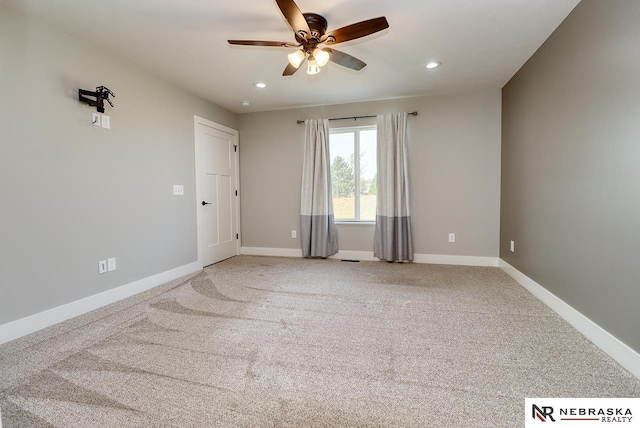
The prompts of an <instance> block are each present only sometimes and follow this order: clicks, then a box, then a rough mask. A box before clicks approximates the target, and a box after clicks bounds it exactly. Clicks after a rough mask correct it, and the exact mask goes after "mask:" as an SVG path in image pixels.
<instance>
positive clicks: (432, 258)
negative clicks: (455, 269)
mask: <svg viewBox="0 0 640 428" xmlns="http://www.w3.org/2000/svg"><path fill="white" fill-rule="evenodd" d="M413 261H414V262H416V263H429V264H434V265H461V266H490V267H498V258H497V257H481V256H451V255H444V254H442V255H441V254H414V255H413Z"/></svg>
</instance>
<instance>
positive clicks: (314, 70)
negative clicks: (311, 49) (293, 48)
mask: <svg viewBox="0 0 640 428" xmlns="http://www.w3.org/2000/svg"><path fill="white" fill-rule="evenodd" d="M318 73H320V67H318V62H317V61H316V59H315V58H314V57H313V55H311V56H310V57H309V67H308V68H307V74H318Z"/></svg>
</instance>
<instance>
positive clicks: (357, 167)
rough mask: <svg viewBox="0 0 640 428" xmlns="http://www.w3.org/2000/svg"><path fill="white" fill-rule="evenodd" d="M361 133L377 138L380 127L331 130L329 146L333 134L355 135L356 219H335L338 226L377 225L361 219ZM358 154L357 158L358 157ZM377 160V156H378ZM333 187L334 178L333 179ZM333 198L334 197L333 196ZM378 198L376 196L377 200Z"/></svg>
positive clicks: (346, 127) (374, 125) (367, 126)
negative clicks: (374, 135) (371, 132)
mask: <svg viewBox="0 0 640 428" xmlns="http://www.w3.org/2000/svg"><path fill="white" fill-rule="evenodd" d="M361 131H376V137H377V135H378V126H377V124H372V125H360V126H345V127H337V128H330V129H329V145H331V135H333V134H347V133H353V134H354V138H353V153H354V155H353V175H354V181H355V183H354V185H355V189H356V191H355V192H354V199H355V201H354V203H355V207H354V217H355V218H354V219H350V218H337V217H336V218H335V219H334V220H335V223H337V224H365V225H366V224H375V223H376V221H375V219H374V220H361V219H360V132H361ZM376 150H377V147H376ZM356 154H357V156H356ZM376 159H377V154H376ZM377 173H378V165H377V164H376V175H377ZM331 185H332V187H333V177H331ZM331 197H332V198H333V195H331ZM377 198H378V196H377V195H376V200H377Z"/></svg>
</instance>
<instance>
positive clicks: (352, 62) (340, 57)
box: [324, 48, 367, 71]
mask: <svg viewBox="0 0 640 428" xmlns="http://www.w3.org/2000/svg"><path fill="white" fill-rule="evenodd" d="M324 50H326V51H327V52H329V55H330V56H329V61H331V62H335V63H336V64H339V65H341V66H343V67H347V68H350V69H352V70H356V71H360V70H362V69H363V68H365V67H366V66H367V64H365V63H364V62H362V61H360V60H359V59H358V58H356V57H354V56H351V55H349V54H346V53H344V52H341V51H337V50H335V49H329V48H325V49H324Z"/></svg>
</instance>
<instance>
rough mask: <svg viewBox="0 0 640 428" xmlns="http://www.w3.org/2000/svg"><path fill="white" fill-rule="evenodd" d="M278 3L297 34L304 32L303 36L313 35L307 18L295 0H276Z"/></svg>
mask: <svg viewBox="0 0 640 428" xmlns="http://www.w3.org/2000/svg"><path fill="white" fill-rule="evenodd" d="M276 3H277V4H278V7H279V8H280V11H281V12H282V14H283V15H284V17H285V19H286V20H287V22H288V23H289V25H290V26H291V29H292V30H293V32H294V33H296V35H299V34H300V33H301V32H302V33H304V36H303V38H306V36H309V35H311V30H310V29H309V24H308V23H307V20H306V19H305V17H304V15H303V14H302V12H300V8H298V5H297V4H296V3H295V2H294V1H293V0H276Z"/></svg>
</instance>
